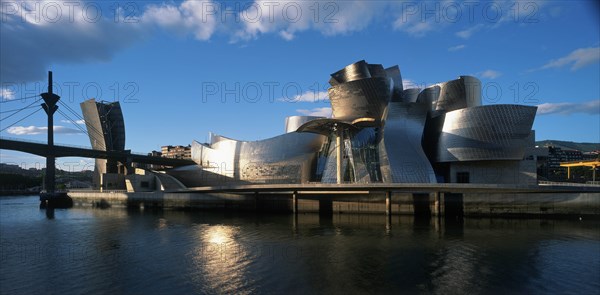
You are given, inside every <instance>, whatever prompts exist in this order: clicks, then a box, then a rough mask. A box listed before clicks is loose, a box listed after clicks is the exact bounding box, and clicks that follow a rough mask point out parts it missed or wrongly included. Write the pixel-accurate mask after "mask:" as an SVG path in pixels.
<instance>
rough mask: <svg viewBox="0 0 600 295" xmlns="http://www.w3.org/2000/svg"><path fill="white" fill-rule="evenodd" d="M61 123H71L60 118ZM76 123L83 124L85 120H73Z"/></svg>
mask: <svg viewBox="0 0 600 295" xmlns="http://www.w3.org/2000/svg"><path fill="white" fill-rule="evenodd" d="M60 121H61V122H62V123H72V122H71V121H69V120H60ZM75 123H76V124H80V125H84V124H85V120H75Z"/></svg>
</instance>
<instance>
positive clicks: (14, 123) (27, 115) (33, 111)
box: [0, 108, 42, 132]
mask: <svg viewBox="0 0 600 295" xmlns="http://www.w3.org/2000/svg"><path fill="white" fill-rule="evenodd" d="M41 110H42V108H39V109H37V110H35V111H33V113H31V114H29V115H27V116H25V117H23V118H21V120H18V121H17V122H14V123H12V124H10V125H8V126H7V127H5V128H3V129H2V130H0V132H2V131H4V130H6V129H8V128H10V127H12V126H14V125H15V124H17V123H19V122H21V121H23V120H25V119H27V118H29V117H30V116H32V115H33V114H35V113H37V112H39V111H41Z"/></svg>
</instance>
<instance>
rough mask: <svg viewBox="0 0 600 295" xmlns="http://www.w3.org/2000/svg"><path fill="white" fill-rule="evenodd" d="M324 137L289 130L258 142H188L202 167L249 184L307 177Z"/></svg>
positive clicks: (308, 178) (281, 181) (291, 181)
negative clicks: (208, 143) (207, 143)
mask: <svg viewBox="0 0 600 295" xmlns="http://www.w3.org/2000/svg"><path fill="white" fill-rule="evenodd" d="M324 139H325V137H324V136H322V135H317V134H309V133H298V132H290V133H286V134H283V135H280V136H276V137H273V138H269V139H265V140H260V141H248V142H245V141H235V140H232V139H227V140H220V141H217V142H215V144H211V146H207V145H202V144H200V143H198V142H194V143H192V160H194V161H195V162H196V163H198V164H200V165H201V166H202V167H203V169H205V170H208V171H210V172H212V173H215V174H219V175H222V176H226V177H228V178H231V179H232V181H240V182H249V183H302V182H308V181H309V180H310V176H311V172H312V169H313V165H314V162H315V159H316V155H317V153H318V152H319V150H320V148H321V146H322V145H323V141H324Z"/></svg>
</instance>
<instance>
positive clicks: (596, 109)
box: [537, 99, 600, 115]
mask: <svg viewBox="0 0 600 295" xmlns="http://www.w3.org/2000/svg"><path fill="white" fill-rule="evenodd" d="M537 107H538V109H537V114H538V115H549V114H561V115H571V114H577V113H581V114H589V115H598V114H600V99H596V100H591V101H587V102H580V103H574V102H561V103H543V104H540V105H538V106H537Z"/></svg>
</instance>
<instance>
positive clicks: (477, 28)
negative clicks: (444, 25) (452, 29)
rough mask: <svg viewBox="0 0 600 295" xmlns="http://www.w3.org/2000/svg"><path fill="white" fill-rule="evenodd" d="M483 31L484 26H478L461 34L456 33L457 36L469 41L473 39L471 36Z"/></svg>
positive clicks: (460, 32)
mask: <svg viewBox="0 0 600 295" xmlns="http://www.w3.org/2000/svg"><path fill="white" fill-rule="evenodd" d="M481 29H483V24H477V25H475V26H472V27H470V28H468V29H466V30H462V31H459V32H456V36H458V37H460V38H463V39H469V38H471V36H472V35H473V34H475V33H476V32H477V31H479V30H481Z"/></svg>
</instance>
